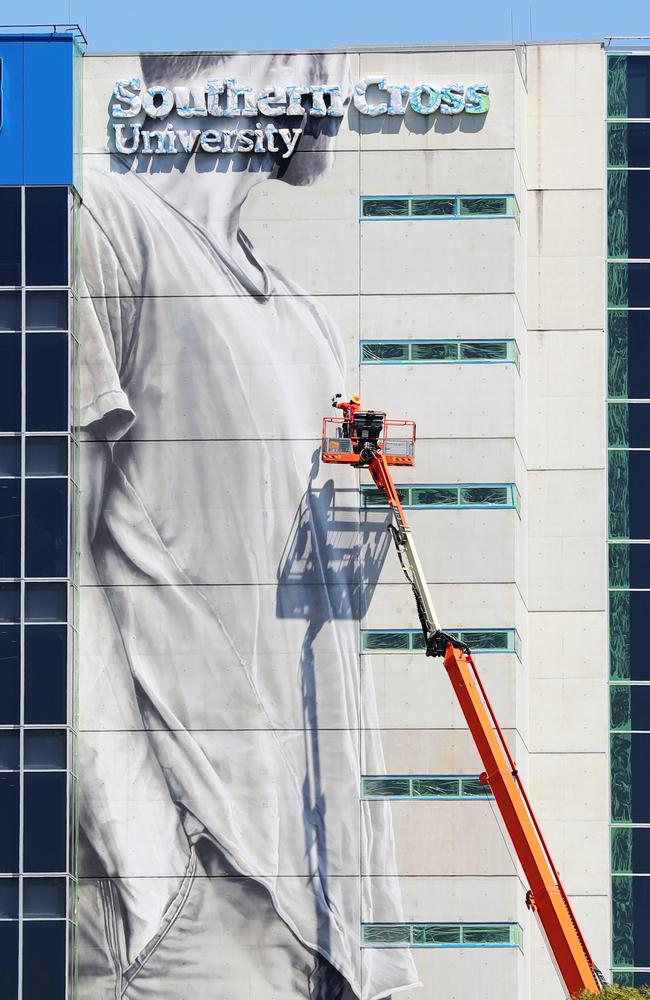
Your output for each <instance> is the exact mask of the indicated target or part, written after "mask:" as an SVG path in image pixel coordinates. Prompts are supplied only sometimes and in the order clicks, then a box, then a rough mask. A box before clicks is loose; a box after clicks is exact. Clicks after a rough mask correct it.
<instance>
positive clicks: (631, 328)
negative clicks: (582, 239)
mask: <svg viewBox="0 0 650 1000" xmlns="http://www.w3.org/2000/svg"><path fill="white" fill-rule="evenodd" d="M608 336H609V360H608V382H609V395H610V396H611V397H613V398H619V399H620V398H626V397H627V398H630V399H645V398H647V397H648V376H647V373H648V370H650V312H617V311H613V312H610V313H609V322H608ZM0 340H1V338H0Z"/></svg>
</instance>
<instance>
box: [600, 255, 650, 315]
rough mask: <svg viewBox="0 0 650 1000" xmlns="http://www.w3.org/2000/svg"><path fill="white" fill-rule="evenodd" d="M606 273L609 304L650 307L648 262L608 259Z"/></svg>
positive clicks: (649, 265)
mask: <svg viewBox="0 0 650 1000" xmlns="http://www.w3.org/2000/svg"><path fill="white" fill-rule="evenodd" d="M607 275H608V278H607V284H608V302H609V305H610V306H614V307H615V306H629V307H630V308H632V309H638V308H647V307H650V263H646V262H629V261H628V262H625V263H622V262H618V261H610V263H609V264H608V265H607Z"/></svg>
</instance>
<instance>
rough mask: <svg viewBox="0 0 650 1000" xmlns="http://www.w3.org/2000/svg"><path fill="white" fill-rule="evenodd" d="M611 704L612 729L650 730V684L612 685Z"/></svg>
mask: <svg viewBox="0 0 650 1000" xmlns="http://www.w3.org/2000/svg"><path fill="white" fill-rule="evenodd" d="M609 704H610V726H611V728H612V729H614V730H619V731H620V732H631V731H632V730H643V729H646V730H650V684H610V687H609Z"/></svg>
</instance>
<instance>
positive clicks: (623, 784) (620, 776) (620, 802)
mask: <svg viewBox="0 0 650 1000" xmlns="http://www.w3.org/2000/svg"><path fill="white" fill-rule="evenodd" d="M609 742H610V771H611V812H612V822H614V823H631V822H632V736H631V734H630V733H612V735H611V736H610V741H609Z"/></svg>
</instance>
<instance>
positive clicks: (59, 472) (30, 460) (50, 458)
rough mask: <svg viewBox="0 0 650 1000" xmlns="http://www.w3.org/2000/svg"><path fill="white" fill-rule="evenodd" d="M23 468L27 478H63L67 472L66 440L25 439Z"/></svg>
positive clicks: (48, 438)
mask: <svg viewBox="0 0 650 1000" xmlns="http://www.w3.org/2000/svg"><path fill="white" fill-rule="evenodd" d="M25 467H26V473H27V475H28V476H65V475H66V474H67V471H68V439H67V438H65V437H28V438H26V439H25Z"/></svg>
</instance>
